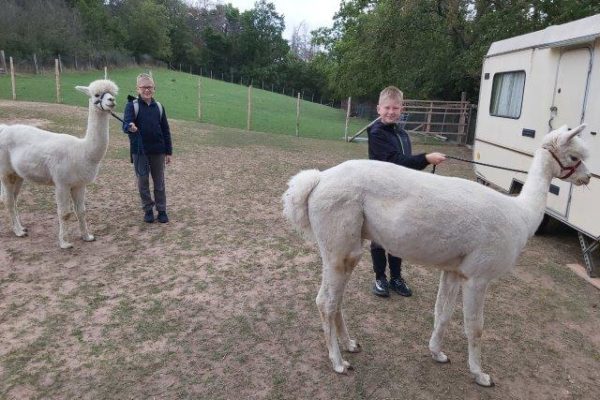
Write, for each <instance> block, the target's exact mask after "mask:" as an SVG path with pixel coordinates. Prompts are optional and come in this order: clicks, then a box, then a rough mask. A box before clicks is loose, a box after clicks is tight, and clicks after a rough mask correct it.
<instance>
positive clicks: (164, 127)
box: [123, 97, 173, 155]
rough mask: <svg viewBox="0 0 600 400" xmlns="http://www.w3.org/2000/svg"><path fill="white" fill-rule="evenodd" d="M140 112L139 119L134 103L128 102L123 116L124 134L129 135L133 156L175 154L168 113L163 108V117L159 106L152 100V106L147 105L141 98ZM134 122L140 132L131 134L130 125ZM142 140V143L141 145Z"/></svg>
mask: <svg viewBox="0 0 600 400" xmlns="http://www.w3.org/2000/svg"><path fill="white" fill-rule="evenodd" d="M138 104H139V111H138V115H137V118H136V117H135V110H134V108H133V102H131V101H130V102H127V104H126V105H125V112H124V115H123V121H125V122H123V132H125V133H128V134H129V135H128V136H129V150H130V152H131V154H140V152H141V151H143V154H168V155H171V154H173V146H172V144H171V131H170V129H169V122H168V121H167V113H166V111H165V107H164V106H163V112H162V117H161V115H160V109H159V108H158V104H156V102H155V101H154V99H152V101H151V102H150V104H146V102H145V101H144V100H142V98H141V97H138ZM130 122H133V123H134V124H135V125H136V126H137V128H138V131H137V132H136V133H131V132H129V130H128V127H129V123H130ZM140 139H141V143H140Z"/></svg>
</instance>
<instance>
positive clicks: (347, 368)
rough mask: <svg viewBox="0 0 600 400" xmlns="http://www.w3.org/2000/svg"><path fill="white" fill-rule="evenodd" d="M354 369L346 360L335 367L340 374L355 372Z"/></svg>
mask: <svg viewBox="0 0 600 400" xmlns="http://www.w3.org/2000/svg"><path fill="white" fill-rule="evenodd" d="M353 369H354V367H353V366H352V365H351V364H350V363H349V362H348V361H346V360H342V364H341V365H336V366H334V367H333V370H334V371H335V372H337V373H338V374H344V375H345V374H347V373H348V371H350V370H353Z"/></svg>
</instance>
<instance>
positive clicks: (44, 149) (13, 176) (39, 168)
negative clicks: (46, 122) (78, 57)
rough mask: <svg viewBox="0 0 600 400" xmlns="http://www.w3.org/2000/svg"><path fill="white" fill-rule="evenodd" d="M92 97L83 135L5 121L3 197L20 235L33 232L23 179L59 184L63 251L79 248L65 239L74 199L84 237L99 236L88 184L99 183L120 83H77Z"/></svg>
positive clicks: (0, 129) (0, 164)
mask: <svg viewBox="0 0 600 400" xmlns="http://www.w3.org/2000/svg"><path fill="white" fill-rule="evenodd" d="M76 89H77V90H79V91H81V92H83V93H85V94H87V95H88V96H89V97H90V100H89V115H88V126H87V131H86V134H85V137H84V138H82V139H80V138H77V137H75V136H71V135H67V134H59V133H53V132H48V131H44V130H42V129H38V128H35V127H32V126H27V125H0V182H1V186H2V196H1V199H2V200H3V201H4V203H5V204H6V209H7V211H8V214H9V216H10V220H11V223H12V229H13V231H14V233H15V235H17V236H19V237H23V236H26V235H27V229H25V228H24V227H23V225H21V222H20V220H19V215H18V212H17V197H18V195H19V190H20V189H21V185H22V183H23V180H28V181H31V182H35V183H41V184H46V185H54V186H55V188H56V190H55V191H56V204H57V207H58V222H59V232H58V241H59V245H60V247H61V248H63V249H67V248H70V247H73V245H72V244H71V243H69V242H68V241H67V240H66V239H65V221H67V220H68V219H69V216H70V214H71V200H72V201H73V205H74V209H75V214H76V215H77V219H78V220H79V228H80V230H81V236H82V238H83V240H84V241H86V242H89V241H92V240H94V236H93V235H91V234H90V233H89V232H88V228H87V223H86V220H85V186H86V185H87V184H89V183H91V182H93V181H94V179H95V178H96V175H97V174H98V169H99V168H100V161H101V160H102V158H104V155H105V154H106V149H107V148H108V119H109V117H110V112H111V111H112V109H113V108H114V107H115V96H116V95H117V91H118V88H117V86H116V85H115V84H114V83H113V82H111V81H109V80H97V81H94V82H92V83H91V84H90V85H89V86H88V87H85V86H77V87H76Z"/></svg>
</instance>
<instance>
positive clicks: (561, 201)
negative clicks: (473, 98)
mask: <svg viewBox="0 0 600 400" xmlns="http://www.w3.org/2000/svg"><path fill="white" fill-rule="evenodd" d="M580 123H586V124H587V128H586V129H585V131H584V132H583V134H582V137H583V140H585V142H586V143H587V144H588V146H589V148H590V150H591V153H590V158H589V160H588V162H587V166H588V168H589V169H590V172H591V173H592V179H591V182H590V184H589V185H588V187H587V188H586V187H578V188H575V186H573V185H571V184H570V183H567V182H563V181H561V180H558V179H554V180H553V181H552V184H551V187H550V193H549V195H548V202H547V204H546V215H549V216H551V217H553V218H555V219H557V220H560V221H562V222H564V223H565V224H567V225H569V226H571V227H573V228H575V229H576V230H577V231H578V232H579V241H580V243H581V246H582V250H583V256H584V257H583V258H584V261H585V263H586V268H587V270H588V274H590V276H597V275H599V274H600V257H599V254H600V134H599V133H600V14H598V15H594V16H592V17H587V18H583V19H580V20H577V21H573V22H569V23H566V24H562V25H557V26H550V27H548V28H546V29H544V30H541V31H537V32H532V33H528V34H525V35H521V36H516V37H513V38H510V39H506V40H501V41H498V42H495V43H493V44H492V45H491V46H490V49H489V51H488V53H487V55H486V57H485V60H484V63H483V70H482V78H481V89H480V95H479V106H478V115H477V128H476V131H475V141H474V147H473V159H474V160H475V161H480V162H484V163H489V164H493V165H501V166H505V167H509V168H513V169H521V170H528V169H529V165H530V163H531V160H532V159H533V152H534V151H535V150H536V149H537V148H538V147H539V146H540V144H541V141H542V138H543V136H544V135H545V134H547V133H548V132H550V131H551V130H552V129H555V128H558V127H560V126H562V125H568V126H569V127H570V128H573V127H575V126H577V125H579V124H580ZM475 172H476V175H477V179H478V180H479V181H481V182H482V183H487V184H493V186H495V187H497V188H499V189H500V190H503V191H505V192H507V193H518V192H519V191H520V189H521V187H522V185H523V183H524V181H525V178H526V174H523V173H515V172H509V171H504V170H501V169H495V168H491V167H486V166H479V165H477V166H476V168H475ZM545 219H546V220H547V218H545Z"/></svg>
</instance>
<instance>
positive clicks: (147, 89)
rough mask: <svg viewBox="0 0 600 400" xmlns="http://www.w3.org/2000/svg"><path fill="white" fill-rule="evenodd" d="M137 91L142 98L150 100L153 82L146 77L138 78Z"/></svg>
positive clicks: (152, 92)
mask: <svg viewBox="0 0 600 400" xmlns="http://www.w3.org/2000/svg"><path fill="white" fill-rule="evenodd" d="M137 92H138V94H139V95H140V97H141V98H142V100H144V101H148V102H149V101H150V100H152V96H153V95H154V82H153V81H152V80H150V79H147V78H142V79H140V80H138V83H137Z"/></svg>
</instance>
